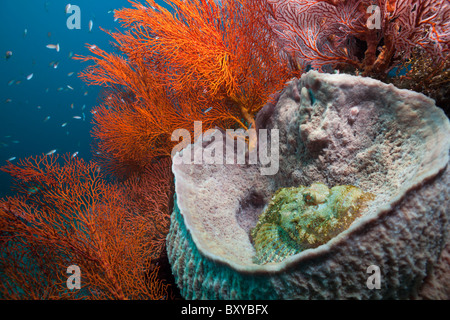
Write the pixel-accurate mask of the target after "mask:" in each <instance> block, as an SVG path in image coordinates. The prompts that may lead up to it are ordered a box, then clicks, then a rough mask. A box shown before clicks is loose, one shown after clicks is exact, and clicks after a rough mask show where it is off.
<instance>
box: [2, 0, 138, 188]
mask: <svg viewBox="0 0 450 320" xmlns="http://www.w3.org/2000/svg"><path fill="white" fill-rule="evenodd" d="M68 3H69V1H60V0H48V1H46V0H19V1H18V0H1V2H0V39H1V41H0V166H3V165H5V164H6V160H7V159H10V158H12V157H15V158H16V159H15V160H12V162H17V161H18V159H19V158H24V157H29V156H36V155H42V154H45V153H48V152H49V151H51V150H53V149H56V150H57V151H56V152H57V153H58V154H64V153H71V154H73V153H74V152H76V151H78V152H79V153H78V156H79V157H82V158H83V159H85V160H90V159H91V158H92V157H91V154H92V150H91V140H92V139H91V135H90V131H91V128H92V124H91V120H92V114H91V110H92V108H93V107H95V106H96V105H97V104H98V95H99V93H100V88H99V87H98V86H87V84H86V83H85V82H83V81H82V80H81V79H80V78H78V76H77V74H78V73H79V72H80V71H81V70H83V69H84V68H85V67H86V66H88V65H89V63H88V62H81V61H77V60H73V59H72V58H70V55H71V54H73V55H76V54H80V55H89V54H90V52H89V50H88V49H87V48H86V44H87V43H88V44H90V45H94V44H95V45H96V46H98V47H99V48H101V49H103V50H106V51H114V49H113V47H112V46H111V45H110V41H112V38H111V37H110V36H109V35H108V34H106V33H105V32H103V31H102V30H100V29H99V27H100V26H101V27H102V28H104V29H106V30H121V27H120V24H119V21H114V13H113V10H114V9H120V8H123V7H131V4H130V3H129V2H128V1H126V0H108V1H100V0H96V1H93V0H78V1H74V2H70V4H72V5H77V6H78V7H79V8H80V13H81V16H80V18H81V20H80V21H81V29H79V30H77V29H69V28H68V27H67V19H68V18H70V16H71V14H70V13H69V14H67V13H66V12H65V7H66V5H67V4H68ZM108 11H109V12H108ZM90 20H92V21H93V29H92V31H91V32H89V21H90ZM57 43H59V45H60V51H59V52H56V50H52V49H48V48H47V47H46V45H47V44H57ZM7 51H12V56H11V57H10V58H9V59H6V58H5V54H6V52H7ZM53 62H58V67H57V68H56V69H55V68H54V67H53V65H52V63H53ZM71 72H73V75H72V76H69V73H71ZM30 74H33V77H32V78H31V79H30V80H27V79H26V78H27V76H28V75H30ZM68 86H70V87H72V88H73V90H72V89H70V88H69V87H68ZM58 88H59V89H58ZM58 90H60V91H58ZM72 104H73V109H72V108H71V105H72ZM83 105H85V109H84V110H82V108H83ZM83 113H84V116H85V120H84V121H83V119H80V120H77V119H74V118H73V117H74V116H80V117H83ZM47 117H50V118H49V119H48V120H46V118H47ZM63 123H67V125H66V126H65V127H62V124H63ZM10 187H11V185H10V177H9V175H8V174H6V173H4V172H0V197H3V196H5V195H8V194H11V191H10Z"/></svg>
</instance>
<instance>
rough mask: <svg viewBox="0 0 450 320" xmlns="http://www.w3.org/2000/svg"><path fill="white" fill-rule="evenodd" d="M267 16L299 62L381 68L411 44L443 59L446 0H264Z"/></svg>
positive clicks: (449, 25)
mask: <svg viewBox="0 0 450 320" xmlns="http://www.w3.org/2000/svg"><path fill="white" fill-rule="evenodd" d="M265 5H266V10H267V13H268V21H269V23H270V25H271V26H272V28H273V30H274V31H275V33H276V34H277V35H278V40H279V42H280V43H281V44H282V46H283V48H284V50H285V51H286V52H288V53H289V54H291V55H292V56H294V57H295V59H296V60H297V62H298V63H299V64H300V65H302V66H307V65H309V66H311V67H313V68H318V69H323V68H324V67H326V66H330V67H332V68H336V69H341V70H342V69H345V68H348V67H351V68H353V69H357V70H360V71H362V72H363V73H364V74H365V75H377V74H378V75H380V74H381V75H382V74H386V73H387V72H388V71H389V70H390V69H391V68H392V67H393V66H394V65H395V64H396V63H397V62H400V61H404V60H405V59H408V58H409V56H410V54H411V53H412V51H413V50H414V49H415V48H422V49H423V50H425V51H426V52H428V53H429V54H432V55H434V56H438V57H439V58H440V59H441V61H444V60H445V59H447V56H448V51H449V43H450V22H449V21H450V3H449V1H448V0H439V1H433V0H410V1H399V0H373V1H369V0H363V1H355V0H349V1H343V0H328V1H320V0H266V1H265Z"/></svg>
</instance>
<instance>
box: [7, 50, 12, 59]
mask: <svg viewBox="0 0 450 320" xmlns="http://www.w3.org/2000/svg"><path fill="white" fill-rule="evenodd" d="M12 55H13V53H12V51H6V53H5V59H6V60H8V59H9V58H11V57H12Z"/></svg>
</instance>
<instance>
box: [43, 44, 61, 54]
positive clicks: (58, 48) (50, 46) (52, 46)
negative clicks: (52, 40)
mask: <svg viewBox="0 0 450 320" xmlns="http://www.w3.org/2000/svg"><path fill="white" fill-rule="evenodd" d="M46 47H47V48H48V49H53V50H56V52H59V50H60V47H59V43H57V44H48V45H46Z"/></svg>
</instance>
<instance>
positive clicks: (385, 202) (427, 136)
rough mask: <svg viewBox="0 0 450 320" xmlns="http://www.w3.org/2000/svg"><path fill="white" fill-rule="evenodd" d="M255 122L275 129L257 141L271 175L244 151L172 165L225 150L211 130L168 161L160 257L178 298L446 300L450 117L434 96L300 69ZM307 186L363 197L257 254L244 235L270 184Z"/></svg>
mask: <svg viewBox="0 0 450 320" xmlns="http://www.w3.org/2000/svg"><path fill="white" fill-rule="evenodd" d="M256 124H257V129H258V130H259V132H263V131H264V129H267V130H268V132H269V133H271V134H272V133H274V132H277V133H278V137H279V143H275V144H273V143H272V144H271V143H269V142H274V141H275V142H278V140H277V139H275V138H274V137H275V135H269V137H271V139H269V142H268V144H266V145H264V144H262V141H261V140H260V141H258V148H259V150H261V148H264V147H266V146H270V148H268V149H269V150H268V153H269V154H270V152H271V151H273V148H278V150H279V163H278V166H276V167H277V168H278V169H279V170H278V171H277V172H276V173H275V174H272V175H267V174H266V175H264V174H262V173H261V172H262V171H261V170H260V169H261V167H264V165H262V164H261V162H258V163H257V164H251V163H250V162H249V156H248V155H249V154H250V152H248V153H247V158H246V162H245V163H242V162H241V163H240V164H218V162H211V161H205V160H203V162H198V161H197V162H196V163H194V164H190V163H187V162H186V161H185V162H184V163H182V161H180V160H181V158H182V155H183V154H184V155H186V154H188V155H190V156H192V155H195V154H199V153H202V152H204V151H205V150H208V151H210V150H211V148H212V147H215V146H217V149H215V150H216V151H217V150H219V149H220V150H222V149H225V147H224V145H223V141H222V140H221V139H220V138H218V137H219V136H220V135H219V134H217V133H218V132H219V131H217V132H213V133H211V132H210V133H209V138H211V136H214V139H210V140H211V141H212V142H209V143H205V142H204V141H203V142H202V141H200V142H197V143H195V144H193V145H190V146H189V147H187V148H186V149H184V150H183V151H182V152H181V153H178V154H177V155H175V156H174V158H173V161H174V164H173V167H172V169H173V172H174V175H175V191H176V198H175V204H174V212H173V214H172V217H171V227H170V232H169V234H168V236H167V252H168V258H169V261H170V263H171V267H172V272H173V274H174V276H175V280H176V282H177V284H178V287H179V289H180V292H181V293H182V295H183V296H184V297H185V298H187V299H354V298H356V299H386V298H387V299H410V298H413V299H417V298H432V299H449V298H450V292H449V289H448V288H449V287H450V283H449V280H450V279H449V276H448V274H449V269H450V266H449V259H448V257H449V252H450V251H449V243H450V241H449V216H450V212H449V208H450V197H449V186H450V170H449V169H448V162H449V149H450V123H449V120H448V118H447V117H446V116H445V114H444V112H443V111H442V110H441V109H439V108H437V107H436V106H435V104H434V101H433V100H431V99H429V98H427V97H425V96H424V95H422V94H419V93H416V92H412V91H409V90H400V89H397V88H396V87H394V86H393V85H387V84H384V83H381V82H379V81H377V80H374V79H370V78H364V77H355V76H350V75H342V74H341V75H337V74H320V73H317V72H314V71H310V72H308V73H307V74H304V75H303V76H302V77H301V79H295V80H293V81H291V82H290V83H288V84H287V87H286V88H285V89H284V90H283V92H281V94H280V95H279V97H278V100H277V101H276V103H272V104H267V105H266V106H265V107H264V108H263V109H262V110H261V111H260V112H259V114H258V116H257V119H256ZM207 137H208V136H207ZM227 143H228V144H227ZM225 146H226V150H227V151H228V150H235V151H236V148H234V146H232V148H228V147H229V142H226V143H225ZM187 158H190V157H184V159H187ZM216 159H217V158H216ZM264 164H265V166H267V163H266V162H265V163H264ZM314 183H316V185H315V188H316V187H317V188H319V189H320V185H319V186H317V183H319V184H322V185H324V186H327V188H330V189H331V188H332V187H334V186H343V185H346V186H355V187H356V188H360V189H361V190H363V191H364V192H367V193H368V194H371V198H370V201H369V202H367V205H366V206H364V208H363V209H362V210H361V211H360V212H358V216H357V217H356V218H355V219H352V220H351V221H349V224H350V225H349V226H348V228H347V229H343V230H340V232H339V233H333V237H332V238H331V239H328V238H326V239H325V238H324V239H325V240H326V241H323V243H322V242H321V243H319V244H318V246H314V247H310V248H302V250H298V251H295V252H292V254H289V255H287V257H283V259H274V260H270V261H266V260H264V261H258V259H257V252H256V250H255V242H254V241H253V239H252V236H251V234H252V230H255V227H256V226H257V225H258V220H259V219H260V216H261V214H262V213H263V212H264V211H265V210H266V209H267V208H268V207H269V203H270V201H271V199H272V197H273V196H274V195H275V194H276V192H277V190H279V189H280V188H293V187H295V188H299V187H300V186H311V185H312V184H314ZM324 190H325V189H324ZM318 196H319V197H321V195H320V192H319V193H318ZM324 199H325V196H324ZM324 199H313V201H315V202H317V204H318V203H319V202H320V201H322V202H324V201H325V200H324ZM306 200H308V201H309V198H307V199H306ZM346 227H347V226H346ZM256 229H257V228H256ZM374 277H375V278H376V279H377V281H378V280H379V281H378V282H376V283H375V284H374V282H373V279H375V278H374Z"/></svg>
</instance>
